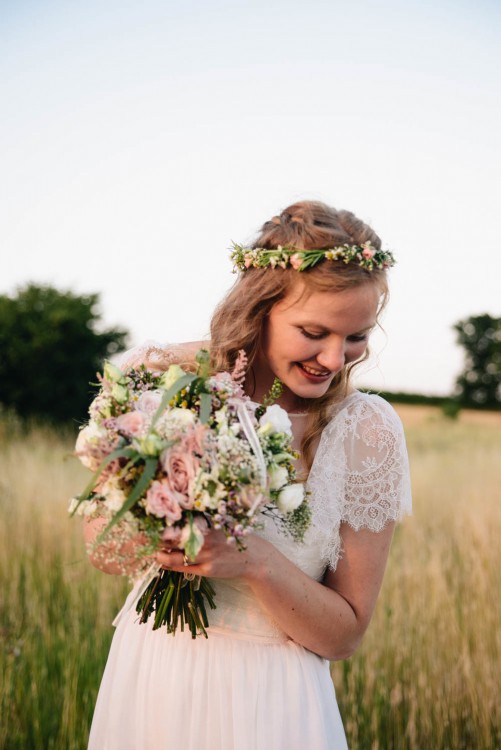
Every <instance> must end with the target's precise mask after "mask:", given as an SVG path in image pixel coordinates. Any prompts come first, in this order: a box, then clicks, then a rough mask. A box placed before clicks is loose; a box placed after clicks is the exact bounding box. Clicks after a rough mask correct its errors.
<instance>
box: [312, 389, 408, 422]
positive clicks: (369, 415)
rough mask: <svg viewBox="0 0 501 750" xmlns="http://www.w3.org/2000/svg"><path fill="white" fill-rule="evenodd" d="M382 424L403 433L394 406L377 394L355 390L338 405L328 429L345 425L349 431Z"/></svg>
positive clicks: (335, 407) (334, 409)
mask: <svg viewBox="0 0 501 750" xmlns="http://www.w3.org/2000/svg"><path fill="white" fill-rule="evenodd" d="M369 423H370V424H373V425H377V424H380V425H381V426H387V427H389V428H393V429H394V430H397V431H398V432H402V431H403V428H402V422H401V420H400V417H399V416H398V414H397V412H396V411H395V409H394V408H393V406H392V405H391V404H390V403H389V402H388V401H386V400H385V399H384V398H382V397H381V396H379V395H378V394H376V393H365V392H362V391H357V390H354V391H352V392H351V393H349V394H348V395H347V396H346V398H344V399H343V401H340V402H339V403H338V404H336V405H335V406H334V408H333V411H332V416H331V419H330V422H329V424H328V425H327V427H326V429H327V428H330V429H331V430H334V429H336V428H339V427H340V425H342V424H345V425H346V427H347V428H348V430H350V429H351V430H353V429H355V428H356V427H357V426H358V425H360V424H369Z"/></svg>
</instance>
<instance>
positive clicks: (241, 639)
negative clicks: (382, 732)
mask: <svg viewBox="0 0 501 750" xmlns="http://www.w3.org/2000/svg"><path fill="white" fill-rule="evenodd" d="M208 633H209V637H208V639H205V638H203V637H197V638H196V639H195V640H192V638H191V636H190V634H189V633H188V632H184V633H181V632H178V633H176V635H175V636H172V635H168V634H167V633H166V632H165V631H164V630H157V631H153V630H152V629H151V624H150V623H146V624H143V625H141V624H139V623H138V622H137V615H136V613H135V612H134V611H133V610H132V611H129V612H127V613H126V615H125V616H124V617H122V619H121V620H120V622H119V624H118V627H117V630H116V632H115V636H114V638H113V643H112V646H111V650H110V654H109V658H108V662H107V665H106V669H105V672H104V676H103V680H102V683H101V688H100V691H99V696H98V700H97V704H96V709H95V713H94V719H93V723H92V729H91V733H90V739H89V750H174V749H175V750H181V749H182V750H306V749H307V748H308V749H309V748H311V750H347V745H346V739H345V734H344V730H343V726H342V722H341V718H340V715H339V710H338V707H337V703H336V698H335V693H334V687H333V684H332V680H331V677H330V673H329V665H328V662H327V661H325V660H324V659H322V658H320V657H319V656H317V655H315V654H313V653H312V652H311V651H307V650H306V649H304V648H303V647H302V646H299V645H297V644H296V643H294V642H293V641H290V640H276V639H272V638H257V637H256V638H252V637H249V635H248V634H241V633H238V632H233V631H231V630H230V631H227V632H224V630H221V629H219V628H215V629H212V627H211V628H209V630H208Z"/></svg>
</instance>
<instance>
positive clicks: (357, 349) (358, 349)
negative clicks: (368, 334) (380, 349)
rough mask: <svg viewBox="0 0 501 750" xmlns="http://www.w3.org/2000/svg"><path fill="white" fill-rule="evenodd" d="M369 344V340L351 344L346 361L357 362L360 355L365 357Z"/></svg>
mask: <svg viewBox="0 0 501 750" xmlns="http://www.w3.org/2000/svg"><path fill="white" fill-rule="evenodd" d="M368 345H369V342H368V341H360V342H357V343H356V344H352V345H351V346H349V347H348V349H347V350H346V363H349V362H355V361H356V360H357V359H360V357H363V356H364V354H365V352H366V350H367V347H368Z"/></svg>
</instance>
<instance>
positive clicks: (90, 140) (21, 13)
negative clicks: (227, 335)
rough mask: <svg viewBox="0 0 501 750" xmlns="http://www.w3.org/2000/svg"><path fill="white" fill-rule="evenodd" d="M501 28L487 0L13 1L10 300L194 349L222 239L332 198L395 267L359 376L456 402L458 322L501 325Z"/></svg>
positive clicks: (7, 129)
mask: <svg viewBox="0 0 501 750" xmlns="http://www.w3.org/2000/svg"><path fill="white" fill-rule="evenodd" d="M500 32H501V3H499V2H494V1H491V2H489V1H487V0H471V1H469V2H466V1H465V0H464V1H463V0H455V1H454V2H452V1H451V2H449V1H448V0H447V1H446V0H435V2H430V0H420V1H419V2H418V1H416V2H415V1H414V0H409V1H406V0H402V1H401V2H396V1H389V0H382V1H381V2H375V1H374V2H369V0H360V1H358V0H351V1H348V0H346V1H345V2H338V1H337V0H331V1H327V0H309V2H304V1H303V2H296V1H295V0H288V1H287V2H285V1H282V0H275V1H274V0H267V1H266V2H264V1H263V0H255V2H242V1H241V0H231V2H230V1H229V0H228V1H227V2H223V1H222V0H205V1H203V0H183V2H181V1H180V0H172V1H169V0H163V1H160V0H145V1H144V2H142V3H132V2H127V1H125V0H121V1H120V2H117V0H107V2H105V3H103V2H97V1H96V0H86V1H85V2H83V0H80V2H71V3H70V2H57V1H55V0H54V1H53V2H44V3H40V2H35V1H34V0H33V1H31V2H28V1H25V0H10V2H9V1H7V2H5V0H4V2H2V3H1V4H0V101H1V102H2V105H1V108H2V117H1V119H0V138H1V143H2V153H1V168H0V170H1V171H0V184H1V185H2V197H1V201H0V248H1V251H0V252H1V258H2V273H1V274H0V293H13V292H14V291H15V289H16V287H18V286H20V285H23V284H25V283H27V282H29V281H32V282H36V283H48V284H53V285H55V286H57V287H58V288H60V289H62V290H65V289H72V290H74V291H76V292H78V293H88V292H99V293H100V295H101V302H102V304H101V309H102V313H103V318H104V324H105V325H107V326H108V325H121V326H125V327H126V328H128V329H129V331H130V332H131V340H130V342H131V343H133V344H134V343H140V342H141V341H143V340H144V339H156V340H158V341H165V342H166V341H185V340H191V339H199V338H203V337H204V336H206V334H207V332H208V327H209V319H210V315H211V311H212V309H213V308H214V306H215V304H216V303H217V302H218V300H219V299H220V298H221V297H222V296H223V294H224V293H225V291H226V290H227V289H228V288H229V287H230V285H231V284H232V283H233V281H234V278H235V277H234V276H233V275H232V273H231V266H230V263H229V260H228V248H229V246H230V244H231V241H232V240H235V241H239V242H245V241H248V240H250V239H252V237H253V235H254V233H255V232H256V231H257V230H258V229H259V227H260V225H261V224H262V223H263V222H264V221H265V220H267V219H268V218H270V217H271V216H272V215H274V214H276V213H278V212H279V211H280V210H281V209H282V208H284V207H285V206H287V205H288V204H289V203H291V202H293V201H296V200H298V199H301V198H314V199H320V200H324V201H325V202H327V203H329V204H331V205H333V206H336V207H337V208H347V209H349V210H352V211H354V212H355V213H356V214H357V215H358V216H360V218H362V219H364V220H365V221H368V222H369V223H370V224H371V225H372V226H373V227H374V229H375V230H376V231H377V232H378V233H379V234H380V236H381V237H382V238H383V242H384V245H385V247H387V248H388V249H391V250H392V251H393V252H394V253H395V255H396V257H397V260H398V265H397V266H396V267H395V268H394V269H393V270H392V271H391V282H390V283H391V301H390V305H389V308H388V310H387V313H386V315H385V319H384V327H385V331H386V335H385V336H382V335H380V334H376V335H375V336H374V339H373V342H372V348H373V350H375V351H376V352H377V353H378V354H377V357H375V358H373V360H372V364H371V365H370V366H366V369H365V374H364V375H363V377H362V379H361V381H360V382H361V383H362V384H363V385H367V386H369V387H372V388H374V389H389V390H405V391H421V392H427V393H437V394H446V393H449V392H450V391H451V389H452V386H453V382H454V379H455V377H456V375H457V374H458V373H459V372H460V370H461V368H462V351H461V350H460V349H459V348H458V347H456V345H455V341H454V332H453V331H452V329H451V326H452V324H453V323H454V322H455V321H457V320H459V319H461V318H464V317H468V316H470V315H476V314H480V313H484V312H487V313H489V314H491V315H494V316H501V283H500V278H501V252H500V249H499V234H500V231H499V218H498V215H499V210H500V206H501V190H500V166H501V156H500V150H499V133H501V85H500V79H501V45H500V43H499V40H500V38H501V36H500Z"/></svg>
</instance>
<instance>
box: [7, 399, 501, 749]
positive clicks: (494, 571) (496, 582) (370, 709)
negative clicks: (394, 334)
mask: <svg viewBox="0 0 501 750" xmlns="http://www.w3.org/2000/svg"><path fill="white" fill-rule="evenodd" d="M397 410H398V411H399V412H400V414H401V416H402V419H403V421H404V424H405V426H406V433H407V439H408V445H409V452H410V456H411V465H412V479H413V493H414V508H415V510H414V515H413V516H412V517H411V518H409V519H407V520H406V521H405V522H404V523H403V524H402V525H401V526H399V527H398V529H397V532H396V535H395V539H394V543H393V547H392V550H391V556H390V561H389V565H388V570H387V573H386V577H385V581H384V584H383V589H382V592H381V596H380V599H379V602H378V605H377V608H376V612H375V615H374V619H373V622H372V623H371V626H370V628H369V630H368V632H367V634H366V636H365V639H364V642H363V644H362V646H361V647H360V649H359V651H358V652H357V653H356V654H355V656H353V657H352V658H351V659H349V660H347V661H345V662H339V663H336V664H333V665H332V675H333V679H334V683H335V686H336V692H337V696H338V702H339V705H340V709H341V713H342V716H343V720H344V723H345V727H346V732H347V736H348V743H349V746H350V749H351V750H393V749H395V750H487V749H488V748H489V750H490V749H491V748H492V749H494V748H501V702H500V701H499V694H500V689H499V688H500V666H501V658H500V657H501V627H500V622H501V617H500V615H501V574H500V571H501V552H500V545H499V538H500V537H501V489H500V488H501V429H500V428H501V414H494V413H485V414H482V413H474V412H466V411H463V412H462V413H461V414H460V416H459V418H458V419H457V420H448V419H446V418H445V417H443V416H442V415H441V413H440V411H439V410H437V409H433V408H425V407H397ZM0 444H1V446H2V449H1V454H0V578H1V586H2V597H1V601H0V612H1V620H0V645H1V649H0V662H1V672H2V682H1V685H0V748H5V749H6V750H7V749H8V750H26V749H29V750H82V749H83V748H85V747H86V741H87V734H88V728H89V723H90V719H91V715H92V708H93V704H94V700H95V697H96V692H97V688H98V685H99V681H100V677H101V673H102V670H103V667H104V663H105V660H106V655H107V651H108V647H109V643H110V640H111V637H112V634H113V633H112V631H113V629H112V627H111V625H110V623H111V620H112V619H113V616H114V613H115V612H116V611H117V610H118V609H119V607H120V604H121V601H122V600H123V597H124V594H125V592H126V590H127V582H126V581H125V580H122V579H116V578H112V577H108V576H105V575H103V574H101V573H99V572H98V571H96V570H94V569H93V568H92V567H91V566H90V565H89V564H88V563H87V561H86V559H85V553H84V547H83V542H82V539H81V533H80V528H79V522H78V521H74V520H70V519H69V518H68V517H67V513H66V507H67V500H68V498H69V497H70V496H71V495H73V494H74V493H75V492H76V491H77V490H79V489H81V488H82V486H83V483H84V482H85V480H86V478H87V472H86V471H85V470H84V469H83V468H82V467H80V466H79V464H78V463H77V462H76V460H74V459H73V458H72V457H71V447H72V437H71V435H69V434H64V433H58V434H56V433H55V432H53V431H51V430H49V429H43V428H32V429H24V430H23V429H21V428H20V426H19V425H17V424H16V423H15V422H14V421H12V420H10V421H9V420H4V421H3V422H1V423H0ZM138 750H139V749H138ZM312 750H314V748H312Z"/></svg>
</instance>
